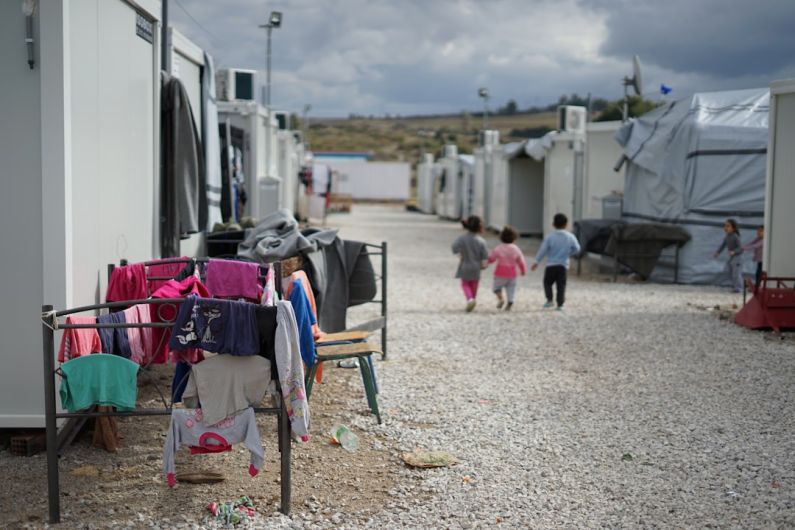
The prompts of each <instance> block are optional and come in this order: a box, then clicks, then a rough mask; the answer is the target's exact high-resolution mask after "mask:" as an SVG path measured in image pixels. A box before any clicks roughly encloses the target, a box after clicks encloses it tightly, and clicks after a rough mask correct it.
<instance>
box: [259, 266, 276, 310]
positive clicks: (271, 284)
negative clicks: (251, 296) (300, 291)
mask: <svg viewBox="0 0 795 530" xmlns="http://www.w3.org/2000/svg"><path fill="white" fill-rule="evenodd" d="M262 305H264V306H274V305H276V273H275V272H274V268H273V267H268V272H266V273H265V289H264V291H263V293H262Z"/></svg>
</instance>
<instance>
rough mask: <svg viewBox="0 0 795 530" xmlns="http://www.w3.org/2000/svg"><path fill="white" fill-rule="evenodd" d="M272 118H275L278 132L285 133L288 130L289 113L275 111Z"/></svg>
mask: <svg viewBox="0 0 795 530" xmlns="http://www.w3.org/2000/svg"><path fill="white" fill-rule="evenodd" d="M273 117H274V118H276V122H277V123H278V124H279V130H280V131H286V130H288V129H289V128H290V113H289V112H285V111H283V110H280V111H276V112H274V113H273Z"/></svg>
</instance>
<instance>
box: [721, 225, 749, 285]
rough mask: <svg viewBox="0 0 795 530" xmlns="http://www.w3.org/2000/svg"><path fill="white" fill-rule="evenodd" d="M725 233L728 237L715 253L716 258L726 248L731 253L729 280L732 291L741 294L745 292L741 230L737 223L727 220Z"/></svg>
mask: <svg viewBox="0 0 795 530" xmlns="http://www.w3.org/2000/svg"><path fill="white" fill-rule="evenodd" d="M723 231H724V232H726V236H725V237H724V238H723V242H722V243H721V244H720V247H718V250H717V251H716V252H715V257H716V258H717V257H718V256H719V255H720V253H721V252H723V249H724V248H725V249H726V251H727V252H728V253H729V261H728V263H727V267H728V270H729V280H730V281H731V283H732V290H733V291H734V292H735V293H741V292H743V262H742V254H743V247H742V245H740V229H739V228H738V227H737V221H735V220H734V219H726V222H725V223H723Z"/></svg>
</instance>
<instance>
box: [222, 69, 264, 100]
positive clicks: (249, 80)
mask: <svg viewBox="0 0 795 530" xmlns="http://www.w3.org/2000/svg"><path fill="white" fill-rule="evenodd" d="M215 84H216V85H217V89H218V90H217V92H218V99H220V100H222V101H236V100H247V101H253V100H254V92H255V89H256V86H257V72H256V70H241V69H239V68H225V69H222V70H218V74H216V77H215Z"/></svg>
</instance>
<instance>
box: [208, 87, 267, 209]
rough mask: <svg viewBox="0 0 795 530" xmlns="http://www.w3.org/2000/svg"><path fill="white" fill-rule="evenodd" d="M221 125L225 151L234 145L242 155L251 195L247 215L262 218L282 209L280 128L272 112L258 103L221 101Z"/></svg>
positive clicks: (246, 186) (246, 183)
mask: <svg viewBox="0 0 795 530" xmlns="http://www.w3.org/2000/svg"><path fill="white" fill-rule="evenodd" d="M218 122H219V129H220V133H221V137H222V140H221V146H222V149H224V152H226V150H227V149H228V146H229V144H230V143H231V146H232V148H233V149H234V148H236V149H238V150H239V153H241V154H242V158H243V161H242V162H243V164H242V165H243V168H242V171H243V175H244V179H245V188H246V191H247V195H248V203H247V205H246V210H245V212H244V214H245V215H250V216H253V217H255V218H257V219H261V218H263V217H265V216H266V215H268V214H270V213H273V212H275V211H277V210H279V209H280V208H281V207H282V193H283V192H282V186H283V182H282V178H281V177H280V176H279V174H278V173H279V171H278V156H277V150H278V148H279V139H278V130H279V126H278V122H277V120H276V119H275V117H274V115H273V113H272V112H269V111H268V109H266V108H265V107H263V106H262V105H260V104H259V103H257V102H256V101H249V100H237V101H219V102H218ZM227 139H229V140H227Z"/></svg>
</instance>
